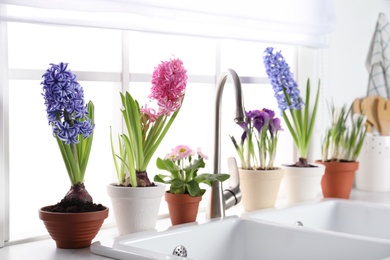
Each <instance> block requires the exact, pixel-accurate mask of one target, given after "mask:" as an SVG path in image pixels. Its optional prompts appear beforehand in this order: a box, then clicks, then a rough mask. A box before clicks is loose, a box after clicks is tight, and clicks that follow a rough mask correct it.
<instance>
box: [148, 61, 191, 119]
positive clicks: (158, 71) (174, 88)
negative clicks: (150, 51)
mask: <svg viewBox="0 0 390 260" xmlns="http://www.w3.org/2000/svg"><path fill="white" fill-rule="evenodd" d="M186 73H187V70H185V69H184V67H183V62H182V61H181V60H179V59H170V60H169V61H164V62H161V63H160V64H159V65H158V66H157V68H155V70H154V72H153V75H152V88H151V93H150V95H149V98H150V99H155V100H157V104H158V106H159V113H162V114H165V115H168V116H169V115H170V114H171V113H173V112H175V111H176V110H177V109H178V108H179V107H180V106H181V101H182V99H183V96H184V93H185V89H186V86H187V79H188V77H187V74H186Z"/></svg>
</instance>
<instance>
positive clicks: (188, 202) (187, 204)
mask: <svg viewBox="0 0 390 260" xmlns="http://www.w3.org/2000/svg"><path fill="white" fill-rule="evenodd" d="M165 200H166V202H167V203H168V209H169V216H170V218H171V222H172V225H179V224H184V223H189V222H195V221H196V216H197V215H198V209H199V203H200V201H201V200H202V196H197V197H191V196H190V195H189V194H172V193H170V192H169V191H167V192H165Z"/></svg>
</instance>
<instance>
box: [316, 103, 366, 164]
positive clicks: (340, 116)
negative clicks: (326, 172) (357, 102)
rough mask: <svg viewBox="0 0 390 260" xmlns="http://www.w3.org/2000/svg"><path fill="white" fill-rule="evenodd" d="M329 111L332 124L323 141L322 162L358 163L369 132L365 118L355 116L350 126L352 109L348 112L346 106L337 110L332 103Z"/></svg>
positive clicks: (358, 115)
mask: <svg viewBox="0 0 390 260" xmlns="http://www.w3.org/2000/svg"><path fill="white" fill-rule="evenodd" d="M329 110H330V114H331V117H332V124H331V126H330V127H329V128H328V129H327V130H326V133H325V137H324V139H323V141H322V161H324V162H325V161H356V160H357V157H358V156H359V154H360V151H361V149H362V146H363V142H364V137H365V135H366V132H367V129H366V127H365V126H364V123H365V120H366V119H365V117H364V116H363V115H360V114H354V115H353V116H352V120H351V124H350V125H348V119H349V118H350V113H351V108H349V110H347V106H346V105H344V106H343V107H342V108H337V107H335V106H334V104H333V103H332V104H331V106H330V107H329Z"/></svg>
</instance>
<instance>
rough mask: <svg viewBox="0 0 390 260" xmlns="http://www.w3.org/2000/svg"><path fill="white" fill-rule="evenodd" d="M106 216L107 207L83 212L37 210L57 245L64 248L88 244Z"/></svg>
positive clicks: (80, 246)
mask: <svg viewBox="0 0 390 260" xmlns="http://www.w3.org/2000/svg"><path fill="white" fill-rule="evenodd" d="M107 217H108V208H107V207H106V209H105V210H101V211H94V212H83V213H59V212H49V211H44V210H42V209H40V210H39V218H40V219H41V220H42V221H43V223H44V224H45V226H46V229H47V231H48V232H49V234H50V236H51V237H52V238H53V240H54V241H55V242H56V245H57V247H58V248H66V249H70V248H83V247H88V246H90V245H91V242H92V239H93V238H94V237H95V236H96V234H97V233H98V232H99V229H100V227H101V226H102V224H103V222H104V219H106V218H107Z"/></svg>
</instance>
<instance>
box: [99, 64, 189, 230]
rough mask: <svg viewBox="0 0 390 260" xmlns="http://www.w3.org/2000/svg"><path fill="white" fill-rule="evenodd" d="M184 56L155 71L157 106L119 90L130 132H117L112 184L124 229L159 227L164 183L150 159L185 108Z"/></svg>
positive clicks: (117, 215) (118, 218) (117, 216)
mask: <svg viewBox="0 0 390 260" xmlns="http://www.w3.org/2000/svg"><path fill="white" fill-rule="evenodd" d="M186 73H187V71H186V70H185V68H184V66H183V62H182V61H181V60H180V59H170V60H168V61H164V62H161V63H160V64H159V65H158V66H157V68H156V69H155V70H154V72H153V75H152V81H151V83H152V87H151V93H150V95H149V99H151V100H156V101H157V105H158V110H155V109H153V108H151V107H148V105H145V106H143V107H140V106H139V104H138V101H137V100H135V99H134V98H133V97H132V95H131V94H130V93H129V92H126V93H125V94H122V93H120V95H121V99H122V105H123V109H122V111H121V112H122V116H123V120H124V122H125V124H126V128H127V133H123V134H120V135H119V136H118V143H119V153H118V154H117V153H116V152H115V149H114V144H113V138H112V135H111V148H112V156H113V160H114V164H115V168H116V173H117V178H118V182H117V183H113V184H110V185H108V186H107V190H108V194H109V196H110V198H111V201H112V205H113V210H114V215H115V219H116V224H117V227H118V231H119V233H120V235H125V234H128V233H132V232H139V231H145V230H150V229H154V228H155V224H156V221H157V217H158V210H159V207H160V203H161V198H162V196H163V194H164V191H165V187H164V185H162V184H159V185H156V184H154V183H153V182H151V181H150V179H149V177H148V173H147V171H146V170H147V167H148V165H149V162H150V160H151V158H152V156H153V154H154V153H155V151H156V149H157V148H158V146H159V145H160V143H161V141H162V140H163V139H164V136H165V135H166V133H167V132H168V130H169V128H170V126H171V125H172V123H173V121H174V120H175V118H176V116H177V114H178V113H179V111H180V108H181V105H182V102H183V98H184V94H185V89H186V85H187V78H188V77H187V74H186Z"/></svg>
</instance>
